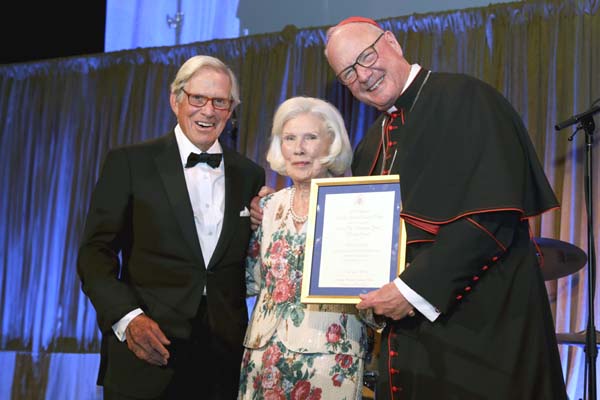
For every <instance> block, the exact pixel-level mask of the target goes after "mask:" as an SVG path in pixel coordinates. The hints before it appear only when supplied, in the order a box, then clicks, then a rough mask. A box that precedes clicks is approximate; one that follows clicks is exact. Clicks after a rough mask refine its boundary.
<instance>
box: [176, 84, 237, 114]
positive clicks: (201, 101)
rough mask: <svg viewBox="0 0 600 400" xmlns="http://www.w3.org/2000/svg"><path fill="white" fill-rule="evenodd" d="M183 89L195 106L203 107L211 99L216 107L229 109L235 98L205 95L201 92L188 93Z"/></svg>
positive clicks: (191, 103)
mask: <svg viewBox="0 0 600 400" xmlns="http://www.w3.org/2000/svg"><path fill="white" fill-rule="evenodd" d="M181 91H182V92H183V93H185V94H186V95H187V98H188V102H189V103H190V105H191V106H194V107H202V106H204V105H206V103H208V101H209V100H210V101H211V103H212V105H213V107H214V108H215V109H217V110H229V109H230V108H231V104H232V103H233V100H231V99H223V98H221V97H208V96H203V95H201V94H193V93H188V92H186V91H185V89H181Z"/></svg>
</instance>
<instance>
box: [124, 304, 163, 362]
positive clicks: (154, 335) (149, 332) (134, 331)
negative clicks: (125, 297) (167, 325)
mask: <svg viewBox="0 0 600 400" xmlns="http://www.w3.org/2000/svg"><path fill="white" fill-rule="evenodd" d="M125 334H126V340H127V347H129V350H131V351H133V353H134V354H135V355H136V356H137V358H139V359H141V360H144V361H146V362H148V363H150V364H153V365H158V366H161V365H167V361H168V360H169V356H170V355H169V351H168V350H167V349H166V348H165V346H166V345H169V344H171V342H170V341H169V339H167V337H166V336H165V334H164V333H163V331H162V330H161V329H160V328H159V327H158V324H157V323H156V322H154V321H153V320H152V319H150V318H149V317H148V316H147V315H145V314H140V315H138V316H137V317H135V318H134V319H132V320H131V322H130V323H129V325H127V329H126V330H125Z"/></svg>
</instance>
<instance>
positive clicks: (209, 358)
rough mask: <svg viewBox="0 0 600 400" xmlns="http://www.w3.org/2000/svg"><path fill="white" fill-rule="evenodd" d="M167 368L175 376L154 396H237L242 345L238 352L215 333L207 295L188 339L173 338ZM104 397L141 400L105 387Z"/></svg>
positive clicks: (210, 399)
mask: <svg viewBox="0 0 600 400" xmlns="http://www.w3.org/2000/svg"><path fill="white" fill-rule="evenodd" d="M170 340H171V344H170V345H169V346H168V349H169V352H170V358H169V363H168V365H167V368H170V369H172V370H173V372H174V374H173V379H172V380H171V382H170V383H169V385H168V386H167V389H166V390H165V392H164V393H162V394H161V395H160V396H159V397H156V398H154V399H151V400H187V399H189V400H235V399H236V398H237V392H238V385H239V374H240V363H241V349H240V352H239V353H235V352H232V351H231V349H230V348H227V347H226V346H225V345H224V344H223V343H222V342H221V340H220V338H219V337H218V336H217V335H214V334H212V331H211V329H210V324H209V316H208V313H207V304H206V297H203V299H202V303H201V304H200V307H199V308H198V313H197V315H196V317H195V318H194V320H193V321H192V335H191V338H190V339H189V340H183V339H173V338H170ZM104 400H141V398H139V397H132V396H127V395H123V394H122V393H116V392H114V391H111V390H106V389H105V390H104Z"/></svg>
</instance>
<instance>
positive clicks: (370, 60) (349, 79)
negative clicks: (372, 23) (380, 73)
mask: <svg viewBox="0 0 600 400" xmlns="http://www.w3.org/2000/svg"><path fill="white" fill-rule="evenodd" d="M383 35H385V32H383V33H382V34H381V35H379V37H377V39H375V41H374V42H373V44H372V45H370V46H369V47H367V48H366V49H364V50H363V51H362V52H361V53H360V54H359V55H358V57H356V61H354V64H352V65H351V66H349V67H347V68H344V69H343V70H342V72H340V73H339V74H338V75H337V78H338V80H339V81H340V82H342V84H344V85H346V86H348V85H351V84H352V83H353V82H354V81H355V80H356V79H357V78H358V73H357V72H356V66H357V65H360V66H361V67H365V68H368V67H370V66H371V65H373V64H375V61H377V59H378V58H379V54H377V50H375V45H376V44H377V42H379V39H381V37H382V36H383Z"/></svg>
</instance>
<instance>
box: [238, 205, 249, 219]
mask: <svg viewBox="0 0 600 400" xmlns="http://www.w3.org/2000/svg"><path fill="white" fill-rule="evenodd" d="M249 216H250V211H249V210H248V207H244V209H243V210H242V211H240V217H249Z"/></svg>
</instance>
